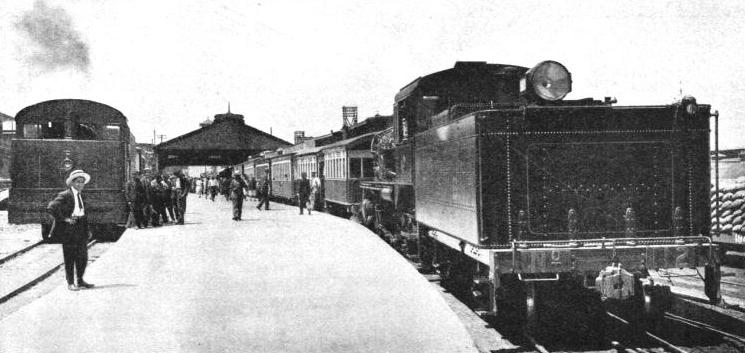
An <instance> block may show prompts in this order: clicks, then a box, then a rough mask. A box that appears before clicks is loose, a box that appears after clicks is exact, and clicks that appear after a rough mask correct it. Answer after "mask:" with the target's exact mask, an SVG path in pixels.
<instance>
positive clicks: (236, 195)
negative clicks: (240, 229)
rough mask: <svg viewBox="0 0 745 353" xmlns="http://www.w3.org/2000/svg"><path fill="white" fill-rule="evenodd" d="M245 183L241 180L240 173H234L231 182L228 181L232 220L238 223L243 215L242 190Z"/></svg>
mask: <svg viewBox="0 0 745 353" xmlns="http://www.w3.org/2000/svg"><path fill="white" fill-rule="evenodd" d="M245 188H246V183H245V182H244V181H243V178H241V172H238V171H236V172H235V174H233V180H231V181H230V201H232V203H233V220H234V221H240V220H241V215H242V213H243V197H244V194H243V189H245Z"/></svg>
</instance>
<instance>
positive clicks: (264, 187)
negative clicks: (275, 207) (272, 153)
mask: <svg viewBox="0 0 745 353" xmlns="http://www.w3.org/2000/svg"><path fill="white" fill-rule="evenodd" d="M264 173H265V174H264V179H263V180H262V181H261V184H260V185H259V204H258V205H256V208H258V209H259V210H261V205H264V209H265V210H268V209H269V190H270V185H271V182H272V181H271V180H269V169H267V170H265V171H264Z"/></svg>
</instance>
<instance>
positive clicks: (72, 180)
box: [47, 170, 93, 291]
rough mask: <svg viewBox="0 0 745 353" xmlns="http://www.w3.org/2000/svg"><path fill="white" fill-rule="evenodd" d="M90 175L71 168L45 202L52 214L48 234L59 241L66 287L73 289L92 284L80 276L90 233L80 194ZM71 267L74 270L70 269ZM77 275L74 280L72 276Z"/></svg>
mask: <svg viewBox="0 0 745 353" xmlns="http://www.w3.org/2000/svg"><path fill="white" fill-rule="evenodd" d="M90 180H91V176H90V175H88V174H87V173H86V172H84V171H82V170H73V171H72V172H71V173H70V176H68V177H67V180H66V184H67V186H68V188H67V189H66V190H65V191H62V192H60V193H59V194H57V197H55V198H54V200H52V201H51V202H50V203H49V205H48V206H47V212H48V213H49V214H51V215H52V217H54V224H53V226H52V230H51V237H52V238H53V239H57V240H59V241H60V242H61V243H62V254H63V256H64V259H65V276H66V278H67V288H68V289H70V290H72V291H76V290H79V289H80V288H93V285H92V284H90V283H87V282H85V281H84V280H83V274H85V266H86V265H87V264H88V244H87V243H88V240H89V239H91V238H92V234H91V232H90V230H89V229H88V218H87V217H86V214H85V206H86V203H85V198H84V197H83V196H82V193H83V189H84V188H85V184H88V182H89V181H90ZM73 270H74V272H73ZM75 275H77V284H75V278H76V276H75Z"/></svg>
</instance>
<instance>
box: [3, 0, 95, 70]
mask: <svg viewBox="0 0 745 353" xmlns="http://www.w3.org/2000/svg"><path fill="white" fill-rule="evenodd" d="M15 25H16V28H17V29H18V30H19V31H20V32H22V33H23V34H24V35H25V36H26V37H27V38H28V39H29V40H30V44H31V47H30V48H29V51H28V57H27V58H26V59H27V60H28V62H30V63H31V64H32V65H34V66H37V67H39V68H41V69H43V70H45V71H50V70H54V69H58V68H65V67H72V68H74V69H77V70H80V71H83V72H88V67H89V65H90V57H89V54H88V44H86V43H85V42H84V41H83V40H82V39H81V38H80V34H79V33H78V32H77V31H76V30H75V28H74V25H73V22H72V18H71V17H70V15H69V14H68V13H67V11H65V10H64V9H63V8H61V7H50V6H49V5H47V4H46V3H45V2H44V1H43V0H38V1H36V3H34V8H33V9H32V10H29V11H27V12H25V13H24V14H23V15H22V16H21V18H20V20H19V21H18V22H17V23H16V24H15Z"/></svg>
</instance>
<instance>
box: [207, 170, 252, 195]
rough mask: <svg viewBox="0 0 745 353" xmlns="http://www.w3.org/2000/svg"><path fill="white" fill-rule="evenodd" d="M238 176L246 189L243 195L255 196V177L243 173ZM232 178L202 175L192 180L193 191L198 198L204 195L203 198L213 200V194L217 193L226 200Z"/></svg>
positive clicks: (229, 193)
mask: <svg viewBox="0 0 745 353" xmlns="http://www.w3.org/2000/svg"><path fill="white" fill-rule="evenodd" d="M239 174H240V173H239ZM240 177H241V180H242V181H243V184H244V188H245V189H246V191H247V192H246V193H244V194H245V195H244V197H256V185H257V182H256V179H255V178H253V177H251V178H250V179H248V178H246V177H245V176H244V175H240ZM233 179H234V178H230V177H226V176H204V177H201V178H197V179H196V180H195V181H194V183H195V189H194V192H195V193H196V194H197V196H198V197H199V198H201V197H202V196H204V198H206V199H207V198H208V199H210V200H212V201H215V196H217V195H218V194H221V195H223V196H224V197H225V199H226V200H230V199H231V196H230V195H231V192H232V191H231V188H232V183H233Z"/></svg>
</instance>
